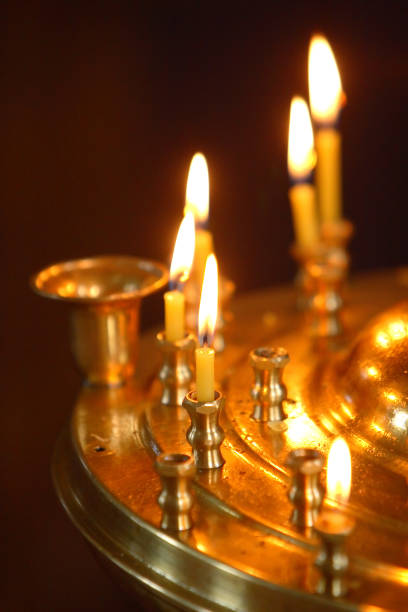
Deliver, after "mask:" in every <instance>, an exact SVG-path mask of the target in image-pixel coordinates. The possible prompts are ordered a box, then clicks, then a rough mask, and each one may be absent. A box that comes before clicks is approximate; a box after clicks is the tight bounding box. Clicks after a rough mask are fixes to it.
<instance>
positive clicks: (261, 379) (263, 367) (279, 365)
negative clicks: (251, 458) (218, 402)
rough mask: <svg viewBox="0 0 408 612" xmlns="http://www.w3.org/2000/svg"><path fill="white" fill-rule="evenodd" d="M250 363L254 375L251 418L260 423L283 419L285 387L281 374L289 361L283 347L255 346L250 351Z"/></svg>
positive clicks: (284, 416)
mask: <svg viewBox="0 0 408 612" xmlns="http://www.w3.org/2000/svg"><path fill="white" fill-rule="evenodd" d="M250 363H251V366H252V368H253V370H254V375H255V381H254V384H253V386H252V389H251V397H252V399H253V400H254V402H255V403H254V408H253V412H252V418H253V419H254V421H260V422H262V423H265V422H274V421H283V420H284V419H285V418H286V415H285V413H284V411H283V402H284V400H286V397H287V389H286V386H285V385H284V384H283V382H282V376H283V369H284V367H285V366H286V364H287V363H289V355H288V353H287V351H286V350H285V349H284V348H276V349H275V348H257V349H255V350H253V351H251V353H250Z"/></svg>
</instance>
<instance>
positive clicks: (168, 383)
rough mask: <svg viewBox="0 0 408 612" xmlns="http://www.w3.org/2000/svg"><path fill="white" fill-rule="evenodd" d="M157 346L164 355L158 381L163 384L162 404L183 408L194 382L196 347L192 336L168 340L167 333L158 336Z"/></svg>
mask: <svg viewBox="0 0 408 612" xmlns="http://www.w3.org/2000/svg"><path fill="white" fill-rule="evenodd" d="M156 340H157V344H158V346H159V349H160V351H161V353H162V355H163V364H162V367H161V368H160V371H159V374H158V379H159V380H160V382H161V384H162V395H161V403H162V404H165V405H166V406H181V405H182V403H183V399H184V397H185V396H186V394H187V393H188V391H189V390H190V386H191V382H192V380H193V370H192V365H191V364H192V361H193V360H192V355H193V351H194V349H195V346H196V341H195V338H194V336H193V335H192V334H187V335H186V336H185V337H184V338H182V339H181V340H177V341H175V342H170V341H168V340H166V334H165V332H160V333H158V334H157V336H156Z"/></svg>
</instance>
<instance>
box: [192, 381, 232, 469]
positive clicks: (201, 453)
mask: <svg viewBox="0 0 408 612" xmlns="http://www.w3.org/2000/svg"><path fill="white" fill-rule="evenodd" d="M196 397H197V396H196V392H195V391H190V392H189V393H187V395H186V397H185V398H184V401H183V406H184V408H185V409H186V410H187V412H188V414H189V415H190V419H191V425H190V427H189V429H188V430H187V441H188V443H189V444H190V446H191V447H192V449H193V456H194V461H195V465H196V467H197V469H199V470H210V469H214V468H219V467H221V466H222V465H224V463H225V460H224V458H223V456H222V454H221V448H220V447H221V444H222V442H223V440H224V437H225V434H224V430H223V429H222V427H221V426H220V424H219V417H220V413H221V409H222V407H223V405H224V398H223V396H222V395H221V393H220V392H219V391H215V393H214V400H213V401H211V402H199V401H198V400H197V399H196Z"/></svg>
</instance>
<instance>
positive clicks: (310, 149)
mask: <svg viewBox="0 0 408 612" xmlns="http://www.w3.org/2000/svg"><path fill="white" fill-rule="evenodd" d="M315 162H316V154H315V150H314V146H313V129H312V122H311V120H310V115H309V109H308V107H307V104H306V102H305V100H303V98H299V97H295V98H293V99H292V103H291V105H290V119H289V144H288V170H289V176H290V178H291V181H292V183H293V186H292V187H291V188H290V189H289V200H290V203H291V207H292V217H293V225H294V230H295V240H296V243H297V245H298V246H302V247H307V246H309V245H311V244H313V243H315V242H317V241H318V239H319V223H318V218H317V209H316V197H315V188H314V186H313V185H311V183H310V181H311V177H312V171H313V168H314V165H315Z"/></svg>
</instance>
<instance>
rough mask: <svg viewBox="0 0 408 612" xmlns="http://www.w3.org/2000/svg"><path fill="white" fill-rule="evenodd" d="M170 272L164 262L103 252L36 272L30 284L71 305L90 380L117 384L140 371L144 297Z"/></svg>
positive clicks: (80, 361) (74, 340)
mask: <svg viewBox="0 0 408 612" xmlns="http://www.w3.org/2000/svg"><path fill="white" fill-rule="evenodd" d="M167 276H168V274H167V270H166V268H165V266H164V265H163V264H161V263H157V262H154V261H149V260H145V259H139V258H137V257H125V256H119V255H118V256H101V257H92V258H89V259H78V260H73V261H66V262H62V263H58V264H55V265H53V266H50V267H49V268H46V269H44V270H42V271H41V272H39V273H38V274H36V275H35V276H33V277H32V279H31V286H32V288H33V290H34V291H35V292H36V293H38V294H39V295H42V296H43V297H47V298H52V299H55V300H58V301H61V302H66V303H68V304H70V305H71V307H72V308H71V346H72V350H73V353H74V357H75V361H76V363H77V365H78V367H79V368H80V370H81V371H82V372H83V374H84V376H85V380H86V383H87V384H89V385H103V386H117V385H120V384H123V383H124V382H125V381H126V380H127V379H129V378H130V377H132V376H133V374H134V372H135V367H136V362H137V356H138V346H139V313H140V303H141V300H142V298H143V297H145V296H147V295H149V294H151V293H154V292H155V291H158V290H159V289H160V288H161V287H163V285H165V283H166V282H167Z"/></svg>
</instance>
